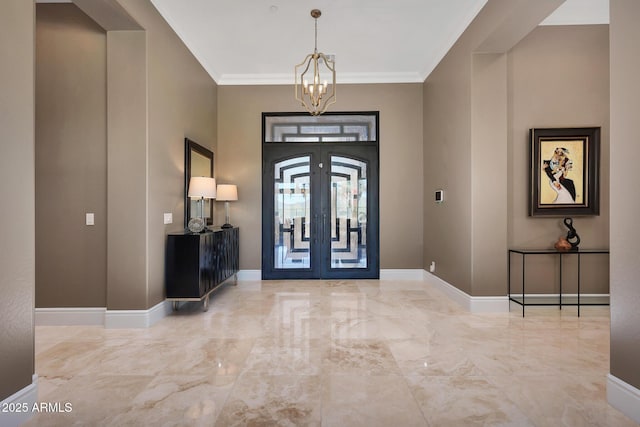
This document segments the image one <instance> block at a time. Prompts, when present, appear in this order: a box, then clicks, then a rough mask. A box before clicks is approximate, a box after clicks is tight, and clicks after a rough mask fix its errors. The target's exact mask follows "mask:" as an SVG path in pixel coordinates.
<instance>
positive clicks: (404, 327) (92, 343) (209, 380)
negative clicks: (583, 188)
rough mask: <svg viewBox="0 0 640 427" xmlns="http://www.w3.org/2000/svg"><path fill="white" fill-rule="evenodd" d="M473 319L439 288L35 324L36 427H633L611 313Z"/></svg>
mask: <svg viewBox="0 0 640 427" xmlns="http://www.w3.org/2000/svg"><path fill="white" fill-rule="evenodd" d="M518 308H519V307H518V306H516V307H513V308H512V312H511V313H499V314H469V313H468V312H466V311H465V310H463V309H461V308H459V306H457V305H456V304H455V303H454V302H452V301H451V300H450V299H449V298H448V297H447V296H445V295H444V294H443V293H441V292H440V291H439V290H438V289H435V288H433V287H432V285H430V284H428V283H422V282H410V281H377V280H372V281H287V282H284V281H282V282H240V283H239V284H238V286H230V285H225V286H224V287H222V288H221V289H220V290H219V291H217V292H216V293H215V294H213V295H212V299H211V304H210V308H209V311H208V312H203V311H202V310H201V308H200V307H199V306H197V305H196V304H195V303H188V304H186V305H185V306H183V307H181V309H180V310H179V311H178V312H176V313H174V314H173V315H171V316H169V317H167V318H165V319H163V320H161V321H160V322H158V323H157V324H156V325H154V326H153V327H151V328H149V329H115V330H114V329H104V328H102V327H79V326H74V327H72V326H65V327H61V326H39V327H37V328H36V373H37V374H38V375H39V382H38V383H39V401H40V402H53V403H55V402H58V403H62V404H64V403H70V404H71V405H70V406H71V408H72V410H71V411H70V412H67V413H54V414H39V415H37V416H35V417H34V418H33V419H32V420H31V421H30V422H29V423H27V425H28V426H48V425H56V426H57V425H60V426H69V425H80V426H128V425H129V426H214V425H215V426H235V425H238V426H275V425H278V426H320V425H322V426H341V427H342V426H367V427H369V426H384V427H387V426H393V427H400V426H402V427H404V426H474V425H482V426H495V425H499V426H554V427H555V426H615V427H620V426H636V425H637V424H635V423H633V422H632V421H631V420H629V419H628V418H626V417H625V416H624V415H623V414H621V413H620V412H618V411H617V410H615V409H614V408H612V407H610V406H609V405H608V404H607V402H606V396H605V394H606V386H605V384H606V375H607V373H608V371H609V309H608V307H583V309H582V312H581V314H582V316H581V317H580V318H578V317H577V316H576V311H575V309H572V308H564V309H563V310H562V311H560V310H558V309H557V308H555V307H532V308H528V309H527V316H526V317H525V318H522V316H521V311H520V310H519V309H518Z"/></svg>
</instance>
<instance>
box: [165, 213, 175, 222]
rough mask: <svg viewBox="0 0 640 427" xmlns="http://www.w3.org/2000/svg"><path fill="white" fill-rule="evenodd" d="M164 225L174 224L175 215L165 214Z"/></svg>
mask: <svg viewBox="0 0 640 427" xmlns="http://www.w3.org/2000/svg"><path fill="white" fill-rule="evenodd" d="M164 223H165V224H171V223H173V214H172V213H165V214H164Z"/></svg>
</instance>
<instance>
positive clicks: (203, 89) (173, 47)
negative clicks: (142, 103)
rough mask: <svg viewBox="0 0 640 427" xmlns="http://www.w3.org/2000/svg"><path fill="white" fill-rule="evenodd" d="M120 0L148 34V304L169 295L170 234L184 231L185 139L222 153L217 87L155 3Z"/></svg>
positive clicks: (123, 296)
mask: <svg viewBox="0 0 640 427" xmlns="http://www.w3.org/2000/svg"><path fill="white" fill-rule="evenodd" d="M120 3H121V4H122V6H123V7H124V8H125V9H126V11H127V12H128V13H129V14H130V15H131V17H132V18H133V19H135V20H136V21H137V22H138V23H139V24H140V25H141V26H142V27H143V28H145V30H146V36H147V73H148V74H147V85H148V86H147V87H148V97H149V98H148V104H147V105H148V152H147V162H148V166H147V167H148V193H147V194H148V200H147V202H148V206H147V209H148V211H147V217H146V221H147V229H148V241H147V244H148V266H147V268H148V288H147V295H148V301H147V307H145V308H148V307H152V306H154V305H155V304H157V303H159V302H160V301H162V300H163V299H164V253H165V239H166V233H168V232H171V231H179V230H183V229H184V224H183V218H184V210H183V209H184V206H183V205H184V202H183V198H184V138H185V137H188V138H190V139H192V140H194V141H196V142H197V143H199V144H200V145H203V146H205V147H207V148H209V149H210V150H212V151H214V153H216V155H217V85H216V84H215V82H214V81H213V79H212V78H211V77H210V76H209V74H207V72H206V71H205V70H204V68H202V66H201V65H200V63H199V62H198V61H197V60H196V59H195V58H194V56H193V55H192V54H191V52H189V50H188V49H187V48H186V47H185V46H184V44H183V43H182V41H181V40H180V39H179V38H178V36H177V35H176V34H175V33H174V32H173V30H172V29H171V28H170V27H169V26H168V24H167V23H166V22H165V21H164V19H163V18H162V17H161V16H160V14H159V13H158V12H157V11H156V9H155V8H154V7H153V6H152V5H151V4H150V2H148V1H144V2H141V1H139V0H120ZM123 208H124V207H123ZM165 212H167V213H172V214H173V224H171V225H164V224H163V214H164V213H165ZM118 298H119V304H122V303H124V301H125V300H126V298H127V294H126V293H122V294H121V295H119V297H118ZM137 308H141V307H137Z"/></svg>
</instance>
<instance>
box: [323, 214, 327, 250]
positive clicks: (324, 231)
mask: <svg viewBox="0 0 640 427" xmlns="http://www.w3.org/2000/svg"><path fill="white" fill-rule="evenodd" d="M326 224H327V214H322V244H323V245H324V243H325V238H326V230H325V227H326Z"/></svg>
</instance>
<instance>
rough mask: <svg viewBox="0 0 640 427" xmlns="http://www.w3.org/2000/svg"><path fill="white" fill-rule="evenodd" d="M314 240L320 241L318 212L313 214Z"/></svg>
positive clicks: (315, 241)
mask: <svg viewBox="0 0 640 427" xmlns="http://www.w3.org/2000/svg"><path fill="white" fill-rule="evenodd" d="M313 242H314V243H318V214H315V215H313Z"/></svg>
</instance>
